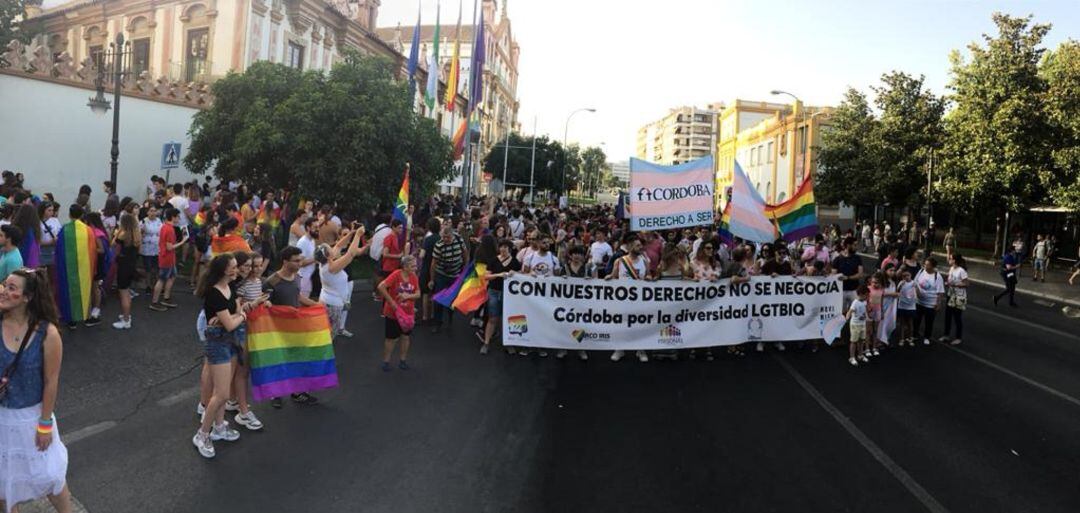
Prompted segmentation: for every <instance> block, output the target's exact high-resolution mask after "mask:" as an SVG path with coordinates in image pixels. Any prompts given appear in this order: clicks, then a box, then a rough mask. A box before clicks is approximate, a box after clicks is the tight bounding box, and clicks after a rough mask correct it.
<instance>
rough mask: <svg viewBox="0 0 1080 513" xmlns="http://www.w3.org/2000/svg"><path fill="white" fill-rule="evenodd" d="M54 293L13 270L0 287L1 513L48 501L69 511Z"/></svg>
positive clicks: (34, 275) (34, 276) (38, 277)
mask: <svg viewBox="0 0 1080 513" xmlns="http://www.w3.org/2000/svg"><path fill="white" fill-rule="evenodd" d="M57 317H58V315H57V312H56V306H55V303H54V302H53V298H52V289H51V287H50V286H49V283H48V280H47V279H46V278H45V275H44V273H43V272H41V271H35V270H32V269H25V268H23V269H17V270H15V271H14V272H12V273H11V274H10V275H8V277H7V279H5V280H4V282H3V287H0V324H2V326H3V329H2V331H0V339H2V342H3V347H2V348H0V396H2V397H0V510H3V511H5V512H8V513H12V512H17V511H18V508H17V506H18V504H19V503H20V502H23V501H28V500H32V499H37V498H40V497H48V498H49V501H50V502H52V504H53V507H55V508H56V510H57V511H58V512H59V513H69V512H70V511H71V493H70V492H69V491H68V488H67V464H68V452H67V448H66V447H64V444H63V443H62V442H61V441H60V433H59V431H58V430H57V426H56V417H55V416H54V415H53V406H54V405H55V404H56V393H57V389H58V388H59V381H60V361H61V358H62V354H63V347H62V343H61V341H60V331H59V330H57V328H56V326H57V322H58V321H57Z"/></svg>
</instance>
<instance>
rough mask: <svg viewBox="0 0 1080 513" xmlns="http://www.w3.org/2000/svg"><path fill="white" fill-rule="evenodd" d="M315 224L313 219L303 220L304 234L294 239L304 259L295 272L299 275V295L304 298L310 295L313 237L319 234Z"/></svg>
mask: <svg viewBox="0 0 1080 513" xmlns="http://www.w3.org/2000/svg"><path fill="white" fill-rule="evenodd" d="M317 226H318V224H317V223H316V222H315V220H314V219H308V220H307V221H305V222H304V236H303V237H300V240H298V241H296V247H298V248H300V256H301V257H303V259H304V260H303V261H301V262H300V270H299V272H297V274H298V275H299V276H300V295H301V296H304V297H306V298H310V297H311V289H312V283H311V275H312V274H315V237H318V236H319V233H318V229H317Z"/></svg>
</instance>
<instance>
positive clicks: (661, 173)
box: [629, 155, 716, 231]
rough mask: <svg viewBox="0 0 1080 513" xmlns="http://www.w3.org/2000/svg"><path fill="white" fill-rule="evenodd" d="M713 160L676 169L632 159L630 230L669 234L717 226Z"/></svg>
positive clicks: (681, 165) (703, 159) (700, 160)
mask: <svg viewBox="0 0 1080 513" xmlns="http://www.w3.org/2000/svg"><path fill="white" fill-rule="evenodd" d="M715 188H716V185H715V181H714V178H713V158H712V155H709V156H707V157H704V158H700V159H697V160H693V161H690V162H686V163H683V164H679V165H675V166H661V165H659V164H653V163H652V162H647V161H644V160H639V159H634V158H632V159H630V194H629V199H630V206H629V213H630V229H631V230H633V231H653V230H666V229H669V228H683V227H686V226H699V225H711V224H712V223H713V191H714V189H715Z"/></svg>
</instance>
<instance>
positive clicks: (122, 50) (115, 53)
mask: <svg viewBox="0 0 1080 513" xmlns="http://www.w3.org/2000/svg"><path fill="white" fill-rule="evenodd" d="M130 46H131V43H130V42H128V43H125V42H124V34H123V32H121V33H119V34H116V41H115V42H113V43H109V47H110V48H111V50H110V51H109V52H108V53H106V54H104V55H102V56H101V61H100V62H99V63H98V76H97V78H96V79H94V85H95V86H96V88H97V95H96V96H94V97H93V98H90V101H89V102H87V103H86V105H87V106H89V107H90V110H91V111H92V112H94V113H95V114H98V115H102V116H103V115H105V113H106V112H108V111H109V102H108V101H107V100H106V99H105V66H106V63H107V62H108V65H111V66H112V78H113V106H112V109H113V126H112V148H111V149H110V150H109V156H110V161H109V181H111V182H112V185H113V191H116V190H117V185H118V184H117V180H116V171H117V168H118V167H119V159H120V96H121V95H120V91H121V88H122V87H123V80H124V75H125V74H127V72H126V71H125V66H124V59H125V58H127V57H129V56H130V55H131V50H130ZM110 57H111V58H112V60H111V62H110V61H109V58H110Z"/></svg>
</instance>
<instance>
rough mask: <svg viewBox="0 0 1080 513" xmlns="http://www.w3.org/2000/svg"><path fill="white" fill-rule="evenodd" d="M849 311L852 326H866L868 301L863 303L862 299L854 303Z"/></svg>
mask: <svg viewBox="0 0 1080 513" xmlns="http://www.w3.org/2000/svg"><path fill="white" fill-rule="evenodd" d="M848 311H849V312H851V324H852V326H865V325H866V301H863V300H862V299H856V300H855V301H852V302H851V308H850V309H849V310H848Z"/></svg>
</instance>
